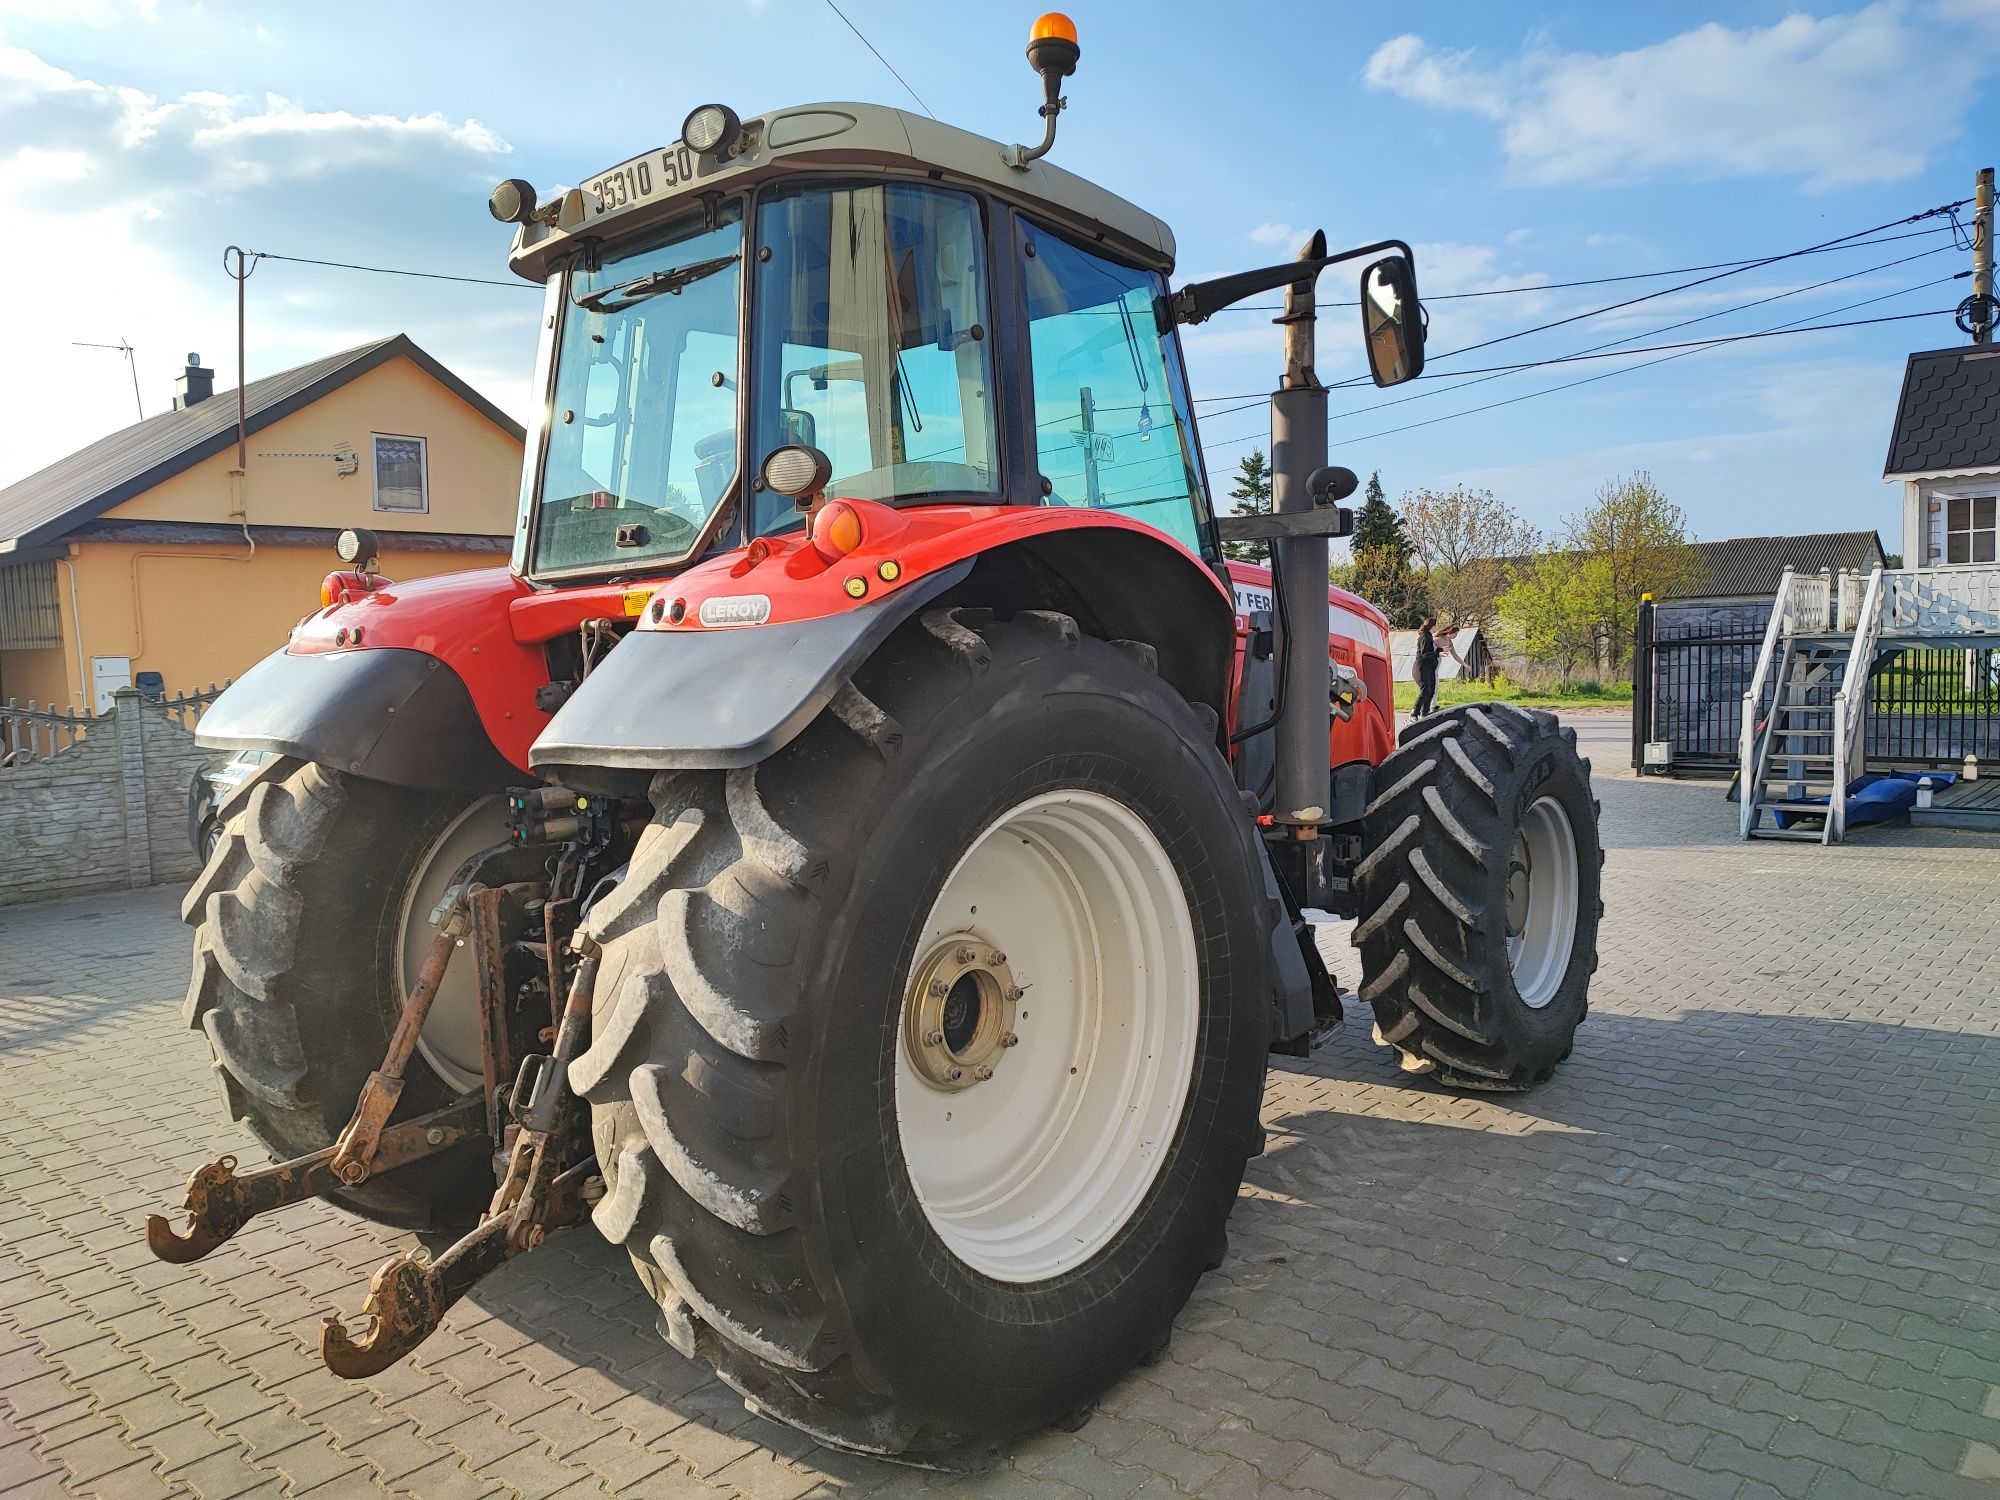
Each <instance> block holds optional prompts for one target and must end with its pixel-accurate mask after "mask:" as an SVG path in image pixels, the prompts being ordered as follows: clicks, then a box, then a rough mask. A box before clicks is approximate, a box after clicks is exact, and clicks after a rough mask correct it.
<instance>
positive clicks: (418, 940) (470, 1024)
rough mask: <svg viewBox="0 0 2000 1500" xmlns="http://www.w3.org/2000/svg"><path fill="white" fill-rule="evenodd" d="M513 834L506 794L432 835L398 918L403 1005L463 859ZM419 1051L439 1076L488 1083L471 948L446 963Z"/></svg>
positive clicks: (472, 1084)
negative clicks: (435, 913)
mask: <svg viewBox="0 0 2000 1500" xmlns="http://www.w3.org/2000/svg"><path fill="white" fill-rule="evenodd" d="M506 837H507V804H506V802H505V800H504V799H503V798H500V797H483V798H481V799H480V800H479V801H477V802H475V803H473V804H472V806H470V807H468V808H467V809H466V810H465V811H464V812H462V813H460V814H459V815H458V816H457V817H456V818H454V819H452V820H451V822H450V823H449V824H447V825H446V826H445V829H444V831H443V832H442V833H440V834H439V835H438V836H437V838H436V839H434V840H433V841H432V843H431V846H430V848H429V849H427V850H425V851H424V856H423V858H422V859H421V860H419V861H418V863H417V876H416V879H414V880H413V881H411V882H410V885H409V888H408V889H407V890H406V891H405V892H404V893H403V906H402V910H401V912H400V914H399V915H398V918H397V924H396V967H395V971H394V972H396V973H397V974H400V975H401V976H402V986H403V987H402V993H401V994H399V995H398V996H397V997H396V1001H397V1004H398V1005H399V1006H400V1005H401V1003H402V1001H403V999H404V997H406V996H407V995H408V994H409V993H410V991H411V990H413V989H415V988H416V984H417V975H418V973H419V971H421V970H422V968H423V966H424V957H425V955H426V954H428V953H429V952H430V951H431V944H432V942H434V941H435V940H436V938H437V929H436V928H435V927H433V926H431V913H432V912H433V911H435V910H436V909H437V904H438V901H439V900H440V899H441V898H442V897H443V896H444V892H445V887H446V886H447V885H449V884H450V883H451V877H452V875H453V873H454V872H455V871H456V870H457V869H458V867H459V866H460V865H461V864H463V863H464V862H465V861H466V860H467V859H468V858H470V857H471V856H472V855H474V854H477V853H478V852H479V851H480V850H482V849H491V848H492V847H493V846H494V845H495V844H498V843H501V842H503V841H504V840H505V839H506ZM417 1051H418V1052H420V1053H422V1054H423V1059H424V1061H425V1062H427V1063H429V1064H430V1065H431V1068H432V1070H433V1071H435V1072H436V1073H437V1075H438V1077H440V1078H442V1079H443V1080H444V1081H445V1083H446V1084H448V1085H449V1086H450V1087H451V1088H453V1089H456V1090H457V1091H458V1092H459V1093H461V1094H463V1093H465V1092H467V1091H468V1090H471V1089H481V1088H484V1087H485V1084H486V1071H485V1068H484V1067H483V1065H482V1063H481V1060H480V1059H481V1053H480V1046H479V985H478V980H477V978H476V977H475V976H474V974H473V964H472V957H471V955H470V954H469V953H454V954H453V955H452V960H451V962H450V963H449V964H447V965H445V971H444V981H443V983H441V984H439V986H438V992H437V996H436V998H435V999H433V1000H432V1001H431V1013H430V1014H429V1015H428V1016H426V1017H425V1018H424V1029H423V1033H422V1034H421V1035H420V1036H419V1037H418V1038H417Z"/></svg>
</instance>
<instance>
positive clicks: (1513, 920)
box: [1507, 833, 1532, 943]
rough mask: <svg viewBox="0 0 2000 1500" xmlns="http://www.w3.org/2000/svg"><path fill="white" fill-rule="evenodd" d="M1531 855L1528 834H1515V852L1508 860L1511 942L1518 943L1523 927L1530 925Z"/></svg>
mask: <svg viewBox="0 0 2000 1500" xmlns="http://www.w3.org/2000/svg"><path fill="white" fill-rule="evenodd" d="M1531 857H1532V856H1531V855H1530V853H1529V851H1528V836H1527V834H1526V833H1517V834H1515V835H1514V853H1513V855H1512V857H1511V858H1509V860H1508V861H1507V940H1508V942H1510V943H1518V942H1519V941H1520V937H1521V932H1522V929H1523V928H1525V927H1526V926H1527V925H1528V897H1529V880H1530V879H1531V878H1532V875H1531V871H1530V868H1529V864H1528V861H1529V860H1530V858H1531Z"/></svg>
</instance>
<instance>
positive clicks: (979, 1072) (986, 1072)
mask: <svg viewBox="0 0 2000 1500" xmlns="http://www.w3.org/2000/svg"><path fill="white" fill-rule="evenodd" d="M972 1076H973V1077H974V1078H977V1079H978V1080H979V1081H980V1082H982V1083H984V1082H985V1081H986V1080H987V1079H989V1078H991V1077H992V1076H993V1070H992V1069H991V1068H989V1067H987V1066H986V1065H985V1064H984V1063H981V1064H980V1065H979V1066H978V1067H976V1068H974V1069H973V1070H972Z"/></svg>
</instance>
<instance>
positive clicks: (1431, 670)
mask: <svg viewBox="0 0 2000 1500" xmlns="http://www.w3.org/2000/svg"><path fill="white" fill-rule="evenodd" d="M1438 655H1439V652H1438V643H1437V616H1436V615H1425V616H1424V622H1423V624H1421V625H1419V626H1418V627H1417V660H1416V668H1417V701H1416V704H1415V706H1414V707H1412V708H1411V709H1410V717H1411V718H1412V719H1421V718H1423V717H1424V716H1425V715H1426V714H1428V713H1430V712H1431V711H1432V710H1433V709H1435V708H1436V707H1437V687H1438Z"/></svg>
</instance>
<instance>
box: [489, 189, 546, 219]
mask: <svg viewBox="0 0 2000 1500" xmlns="http://www.w3.org/2000/svg"><path fill="white" fill-rule="evenodd" d="M486 211H487V212H488V213H490V214H492V215H493V217H494V218H496V219H498V220H499V221H500V222H501V223H502V224H525V223H527V222H528V221H529V220H530V219H532V218H534V217H535V185H534V184H533V183H532V182H528V181H525V180H524V179H522V178H519V177H509V178H508V179H507V180H506V181H505V182H503V183H501V184H500V185H499V186H498V187H496V188H495V189H493V196H492V197H490V198H488V199H487V200H486Z"/></svg>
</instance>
